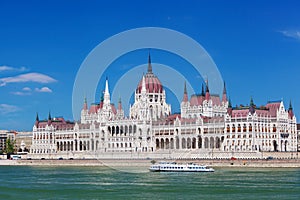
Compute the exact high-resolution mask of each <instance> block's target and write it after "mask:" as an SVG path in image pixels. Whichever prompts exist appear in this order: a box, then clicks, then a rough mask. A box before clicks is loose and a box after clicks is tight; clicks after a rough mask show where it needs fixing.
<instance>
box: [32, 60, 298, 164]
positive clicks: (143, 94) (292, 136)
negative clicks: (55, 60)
mask: <svg viewBox="0 0 300 200" xmlns="http://www.w3.org/2000/svg"><path fill="white" fill-rule="evenodd" d="M108 84H109V83H108V80H106V82H105V87H104V88H105V89H104V93H103V96H102V97H101V100H100V103H93V104H91V105H90V106H88V103H87V100H86V99H84V101H83V106H82V110H81V120H80V121H79V122H70V121H65V120H64V119H63V118H62V117H59V118H52V117H51V115H50V113H49V116H48V119H47V120H39V117H38V115H37V117H36V121H35V124H34V126H33V130H32V133H33V137H32V146H31V148H30V156H31V157H32V158H46V159H47V158H53V159H56V158H64V159H70V158H78V159H79V158H93V159H94V158H172V159H180V158H192V159H197V158H205V159H208V158H230V157H233V156H235V157H242V158H262V157H263V156H264V152H265V155H267V154H266V152H278V153H280V152H296V151H297V127H296V117H295V115H294V114H293V108H292V105H291V103H290V105H289V108H288V109H286V108H285V106H284V104H283V102H282V101H269V102H267V104H266V105H263V106H259V107H258V106H256V105H255V104H254V101H253V99H252V98H251V99H250V102H249V105H247V106H242V105H241V106H236V107H232V105H231V102H230V99H228V97H227V92H226V87H225V84H224V88H223V93H222V96H221V97H220V96H219V95H215V94H211V93H210V91H209V85H208V82H206V84H205V86H204V87H203V86H202V91H201V93H200V94H192V95H191V96H189V95H188V93H187V89H186V85H185V84H184V85H183V95H182V101H181V105H180V111H181V113H180V114H172V112H171V105H169V104H167V102H166V99H167V97H166V92H165V90H164V87H163V85H162V83H161V81H160V80H159V78H158V77H157V76H156V75H155V74H154V73H153V71H152V65H151V58H150V55H149V61H148V69H147V73H146V74H145V75H143V76H142V78H141V80H140V81H139V83H137V87H136V90H135V94H134V103H133V105H131V106H130V109H129V116H125V115H124V110H123V108H122V103H121V99H120V100H119V102H118V104H117V105H115V104H113V103H111V101H110V100H111V99H110V92H109V87H108Z"/></svg>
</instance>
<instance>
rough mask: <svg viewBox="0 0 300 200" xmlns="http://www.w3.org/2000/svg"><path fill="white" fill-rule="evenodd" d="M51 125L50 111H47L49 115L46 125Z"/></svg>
mask: <svg viewBox="0 0 300 200" xmlns="http://www.w3.org/2000/svg"><path fill="white" fill-rule="evenodd" d="M50 124H51V114H50V111H49V114H48V125H50Z"/></svg>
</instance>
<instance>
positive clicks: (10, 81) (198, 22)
mask: <svg viewBox="0 0 300 200" xmlns="http://www.w3.org/2000/svg"><path fill="white" fill-rule="evenodd" d="M299 10H300V3H298V2H297V1H275V2H272V3H271V2H270V1H221V0H219V1H178V2H176V1H164V2H161V1H155V0H154V1H80V0H78V1H26V2H25V1H0V27H1V31H0V129H8V130H11V129H15V130H31V129H32V126H33V124H34V120H35V115H36V113H37V112H38V113H39V117H40V118H41V119H43V118H46V117H47V116H48V112H49V111H51V114H52V116H64V117H65V118H66V119H70V120H72V119H73V115H72V90H73V83H74V80H75V77H76V73H77V71H78V69H79V68H80V65H81V63H82V62H83V61H84V59H85V58H86V56H87V55H88V54H89V53H90V52H91V51H92V50H93V49H94V48H95V47H96V46H97V45H98V44H99V43H100V42H102V41H104V40H105V39H107V38H108V37H110V36H113V35H115V34H117V33H120V32H122V31H125V30H129V29H133V28H139V27H164V28H168V29H173V30H176V31H179V32H182V33H184V34H186V35H188V36H190V37H191V38H193V39H194V40H196V41H197V42H198V43H200V44H201V45H202V46H203V47H204V48H205V49H206V51H207V52H208V53H209V54H210V56H211V57H212V59H213V60H214V62H215V63H216V65H217V66H218V69H219V71H220V73H221V75H222V77H223V79H224V80H225V81H226V85H227V91H228V93H229V96H230V98H231V100H232V104H233V105H237V104H248V103H249V101H250V97H251V96H253V99H254V102H255V103H256V104H257V105H262V104H265V103H266V102H267V101H269V100H281V99H283V100H284V103H285V105H286V107H287V106H288V104H289V101H290V100H291V101H292V104H293V108H294V112H295V114H296V116H297V117H299V114H300V106H299V105H300V93H299V88H298V80H299V78H298V77H299V72H300V59H299V58H300V20H299V19H300V12H299ZM148 51H149V50H147V49H145V50H140V51H137V52H131V53H130V54H128V55H127V57H126V55H125V56H122V57H121V58H120V59H118V60H116V62H115V63H114V64H115V65H117V64H119V65H122V66H126V67H127V70H129V68H130V66H137V65H140V64H143V63H145V62H147V56H148ZM151 55H152V60H153V62H157V63H167V64H169V65H171V64H172V63H174V62H175V61H174V60H176V59H177V60H178V58H176V57H175V56H170V55H169V54H168V53H167V52H162V51H159V50H155V49H153V50H151ZM178 62H180V60H178ZM153 71H154V72H155V68H154V69H153ZM118 73H121V71H118V70H111V72H110V74H108V76H110V77H119V76H121V74H118ZM186 73H187V74H189V69H188V67H187V68H186ZM157 75H158V77H159V74H157ZM139 78H140V77H139ZM139 78H137V79H136V80H133V81H136V84H137V83H138V81H139ZM192 78H193V77H191V79H192ZM103 80H104V79H101V81H100V82H99V92H98V96H100V93H101V89H102V88H103V87H104V85H103ZM111 80H112V81H111V85H110V88H113V85H114V83H115V82H116V81H117V80H115V79H114V78H111ZM161 81H162V82H163V80H161ZM202 81H203V80H199V91H197V92H200V87H201V86H200V84H201V83H202ZM174 84H177V85H179V86H178V87H183V86H181V85H180V84H178V83H174ZM170 96H171V97H170V99H168V102H169V103H173V102H174V104H175V105H174V106H173V105H172V108H173V112H178V111H179V110H178V105H176V101H173V100H172V95H170ZM89 103H91V102H89ZM115 103H116V102H115ZM78 112H80V111H78Z"/></svg>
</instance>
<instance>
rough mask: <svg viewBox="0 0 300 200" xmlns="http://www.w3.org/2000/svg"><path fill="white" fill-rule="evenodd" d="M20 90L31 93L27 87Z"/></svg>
mask: <svg viewBox="0 0 300 200" xmlns="http://www.w3.org/2000/svg"><path fill="white" fill-rule="evenodd" d="M22 90H23V91H27V92H30V91H31V89H30V88H29V87H24V88H23V89H22Z"/></svg>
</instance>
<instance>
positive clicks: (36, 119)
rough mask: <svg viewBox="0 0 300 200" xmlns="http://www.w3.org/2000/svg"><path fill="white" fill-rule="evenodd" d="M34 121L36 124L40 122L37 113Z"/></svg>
mask: <svg viewBox="0 0 300 200" xmlns="http://www.w3.org/2000/svg"><path fill="white" fill-rule="evenodd" d="M35 121H37V122H38V121H40V120H39V113H36V117H35Z"/></svg>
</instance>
